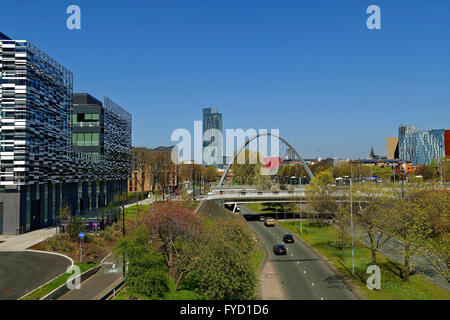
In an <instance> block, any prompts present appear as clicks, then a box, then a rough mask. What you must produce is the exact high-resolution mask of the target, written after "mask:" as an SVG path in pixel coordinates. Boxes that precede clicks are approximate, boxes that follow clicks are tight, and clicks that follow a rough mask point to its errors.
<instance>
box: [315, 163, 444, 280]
mask: <svg viewBox="0 0 450 320" xmlns="http://www.w3.org/2000/svg"><path fill="white" fill-rule="evenodd" d="M332 182H333V176H332V174H331V172H330V171H329V170H327V171H323V172H321V173H319V174H318V175H317V176H316V177H315V178H314V179H313V180H312V181H311V186H310V188H309V189H308V190H307V200H308V207H309V208H308V209H309V211H312V212H318V213H334V215H335V217H336V223H337V227H338V233H337V237H338V238H339V239H337V242H338V243H339V244H340V247H341V249H342V250H345V249H346V248H347V247H348V246H349V241H350V236H349V232H348V231H349V226H350V212H351V209H352V211H353V221H354V223H355V225H356V226H357V227H358V229H359V230H361V231H362V232H363V234H364V235H365V237H366V238H367V239H368V240H367V241H368V243H369V247H370V250H371V252H372V263H373V264H376V263H377V258H376V255H377V252H378V251H379V249H380V248H381V247H382V246H383V245H384V244H385V243H386V242H387V241H389V240H390V239H395V241H396V243H398V245H399V246H400V247H401V248H402V252H403V270H402V278H403V279H404V280H405V281H408V280H409V275H410V274H411V272H412V271H411V257H412V256H413V255H415V254H417V253H419V252H420V253H421V254H422V256H423V257H424V258H425V259H426V261H427V262H428V264H429V265H431V266H432V267H433V268H434V269H436V270H437V271H438V272H439V273H440V274H442V276H443V277H444V278H445V279H447V281H449V279H450V272H449V267H450V190H447V189H445V188H440V187H438V186H437V185H435V186H434V185H426V184H424V183H421V182H419V181H411V182H409V183H405V184H404V185H403V188H401V187H400V186H396V187H390V188H383V187H377V186H376V185H372V184H355V185H354V187H353V192H352V194H351V200H352V201H350V189H348V190H345V191H343V190H342V189H340V190H339V189H337V188H336V187H335V186H334V185H333V184H332ZM350 205H352V208H350ZM319 225H323V221H321V223H319Z"/></svg>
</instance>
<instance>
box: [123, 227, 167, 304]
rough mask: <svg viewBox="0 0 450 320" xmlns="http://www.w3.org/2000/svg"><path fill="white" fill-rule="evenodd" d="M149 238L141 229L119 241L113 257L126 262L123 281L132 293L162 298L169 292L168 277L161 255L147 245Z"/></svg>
mask: <svg viewBox="0 0 450 320" xmlns="http://www.w3.org/2000/svg"><path fill="white" fill-rule="evenodd" d="M149 240H150V239H149V236H148V234H147V233H146V232H145V230H144V229H143V228H140V229H138V230H137V231H136V232H135V233H134V234H133V236H132V237H130V238H125V239H121V240H119V242H118V243H117V244H116V247H115V250H114V252H115V255H116V256H119V255H124V256H125V258H126V260H127V261H128V271H127V273H126V278H125V281H126V283H127V284H128V286H129V288H130V289H131V291H132V292H135V293H138V294H145V295H147V296H157V297H164V295H165V294H166V293H167V292H169V277H168V275H167V267H166V265H165V264H164V257H163V256H162V253H160V252H156V248H155V247H152V246H150V245H149Z"/></svg>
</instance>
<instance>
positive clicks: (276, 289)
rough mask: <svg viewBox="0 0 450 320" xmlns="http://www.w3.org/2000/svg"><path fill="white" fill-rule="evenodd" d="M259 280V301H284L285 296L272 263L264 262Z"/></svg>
mask: <svg viewBox="0 0 450 320" xmlns="http://www.w3.org/2000/svg"><path fill="white" fill-rule="evenodd" d="M259 280H260V296H261V300H286V294H285V292H284V290H283V286H282V283H281V280H280V276H279V275H278V272H277V270H276V268H275V263H274V262H273V261H267V262H266V264H265V265H264V267H263V269H262V271H261V275H260V278H259Z"/></svg>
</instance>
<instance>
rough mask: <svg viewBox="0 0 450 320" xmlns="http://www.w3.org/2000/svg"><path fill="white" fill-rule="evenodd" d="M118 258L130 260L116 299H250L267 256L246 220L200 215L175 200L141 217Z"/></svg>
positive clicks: (120, 247)
mask: <svg viewBox="0 0 450 320" xmlns="http://www.w3.org/2000/svg"><path fill="white" fill-rule="evenodd" d="M115 254H116V255H124V256H125V257H126V259H127V261H128V271H127V274H126V285H127V287H126V289H125V290H124V291H123V292H122V293H120V294H119V295H118V296H117V297H116V299H130V296H131V297H132V298H133V297H137V298H139V299H170V300H174V299H214V300H250V299H253V298H254V296H255V289H256V270H257V268H258V266H259V265H260V263H261V260H262V258H263V257H264V252H262V251H261V249H260V248H257V246H256V242H255V239H254V237H253V235H252V234H251V232H250V230H249V229H248V227H247V226H246V225H245V224H244V223H242V221H240V220H232V219H225V220H220V221H215V220H212V219H210V218H208V217H200V216H198V215H195V214H194V213H193V212H192V210H190V209H189V208H188V207H186V206H183V205H182V204H178V203H175V202H159V203H155V206H154V208H153V210H152V212H151V214H147V215H141V216H140V217H139V218H138V220H137V222H136V225H135V226H134V228H133V229H132V230H131V231H129V232H128V233H127V236H126V237H125V238H123V239H121V240H119V241H118V243H117V245H116V247H115ZM133 299H134V298H133Z"/></svg>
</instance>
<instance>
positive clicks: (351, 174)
mask: <svg viewBox="0 0 450 320" xmlns="http://www.w3.org/2000/svg"><path fill="white" fill-rule="evenodd" d="M352 180H353V166H352V165H350V226H351V230H352V274H353V275H355V247H354V236H353V183H352Z"/></svg>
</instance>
